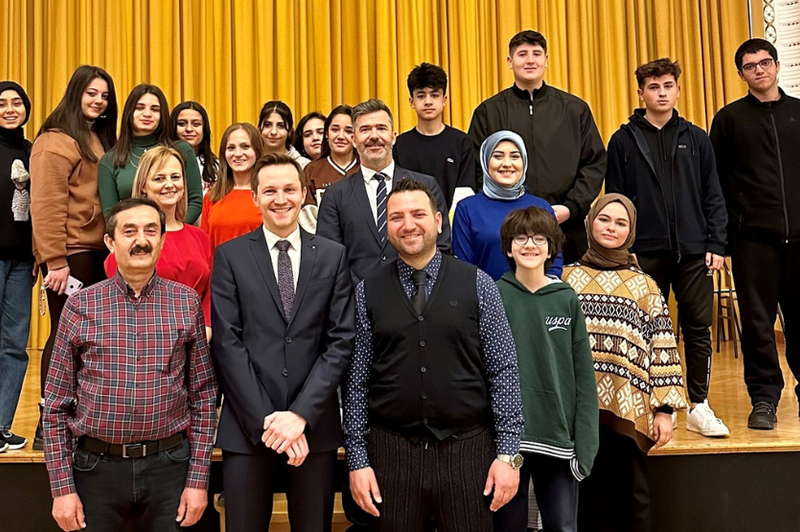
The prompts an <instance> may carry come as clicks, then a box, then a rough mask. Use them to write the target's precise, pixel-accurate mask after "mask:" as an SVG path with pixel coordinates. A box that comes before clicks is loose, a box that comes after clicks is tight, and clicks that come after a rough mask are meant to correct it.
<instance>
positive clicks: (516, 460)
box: [497, 453, 525, 471]
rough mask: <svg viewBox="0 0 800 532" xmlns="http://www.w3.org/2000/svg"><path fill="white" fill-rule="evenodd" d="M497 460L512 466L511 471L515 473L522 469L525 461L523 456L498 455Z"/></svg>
mask: <svg viewBox="0 0 800 532" xmlns="http://www.w3.org/2000/svg"><path fill="white" fill-rule="evenodd" d="M497 459H498V460H500V461H501V462H505V463H506V464H508V465H510V466H511V469H513V470H514V471H518V470H519V468H520V467H522V463H523V462H524V461H525V459H524V458H523V457H522V455H521V454H519V453H517V454H498V455H497Z"/></svg>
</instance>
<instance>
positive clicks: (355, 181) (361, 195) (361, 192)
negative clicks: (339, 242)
mask: <svg viewBox="0 0 800 532" xmlns="http://www.w3.org/2000/svg"><path fill="white" fill-rule="evenodd" d="M351 184H352V186H353V196H354V197H355V198H356V202H357V203H358V206H359V207H361V214H363V215H364V219H365V221H366V226H367V227H369V229H370V232H372V237H373V238H374V239H375V242H377V244H378V245H379V246H380V245H381V238H380V237H379V236H378V226H377V225H375V216H374V215H373V214H372V205H370V203H369V197H368V196H367V188H366V187H367V185H366V184H365V183H364V174H362V173H361V171H360V170H359V171H358V172H356V173H355V174H353V177H352V181H351Z"/></svg>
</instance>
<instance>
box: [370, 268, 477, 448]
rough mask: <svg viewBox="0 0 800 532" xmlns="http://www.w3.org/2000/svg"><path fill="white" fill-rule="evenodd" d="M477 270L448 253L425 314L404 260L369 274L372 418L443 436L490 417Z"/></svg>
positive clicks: (407, 431)
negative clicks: (409, 287) (415, 301)
mask: <svg viewBox="0 0 800 532" xmlns="http://www.w3.org/2000/svg"><path fill="white" fill-rule="evenodd" d="M477 271H478V270H477V268H476V267H475V266H472V265H470V264H467V263H465V262H462V261H460V260H458V259H455V258H453V257H449V256H447V255H443V256H442V264H441V267H440V269H439V275H438V277H437V279H436V283H435V285H434V287H433V291H432V292H431V295H430V297H429V298H428V301H427V303H426V304H425V308H424V309H423V311H422V314H421V315H418V314H417V313H416V312H415V311H414V308H413V307H412V305H411V300H410V299H409V298H408V297H407V296H406V293H405V291H404V290H403V287H402V285H401V284H400V277H399V272H398V268H397V262H394V263H393V264H392V265H391V267H389V268H382V269H381V270H380V271H377V272H375V273H374V274H373V275H371V276H369V277H368V278H367V279H366V280H365V281H364V283H365V284H364V292H365V296H366V306H367V316H368V318H369V321H370V324H371V325H372V349H373V359H372V373H371V377H370V381H369V421H370V424H371V425H376V426H379V427H382V428H385V429H388V430H391V431H394V432H397V433H400V434H402V435H404V436H408V437H412V438H413V437H419V436H425V435H430V433H432V434H433V435H434V436H435V437H436V438H438V439H440V440H442V439H445V438H447V437H448V436H451V435H453V434H455V433H458V432H461V431H464V430H467V429H470V428H473V427H476V426H478V425H481V424H488V422H489V420H490V419H491V409H490V407H489V400H488V394H487V389H488V385H487V382H486V377H485V376H486V369H485V366H484V357H483V348H482V347H481V340H480V328H479V325H480V323H479V310H478V296H477V288H476V283H477ZM428 431H430V432H428Z"/></svg>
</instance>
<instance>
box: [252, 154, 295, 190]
mask: <svg viewBox="0 0 800 532" xmlns="http://www.w3.org/2000/svg"><path fill="white" fill-rule="evenodd" d="M283 165H287V166H293V167H294V169H295V170H297V179H299V180H300V185H301V186H302V187H303V188H307V187H308V185H307V184H306V174H305V172H303V167H302V166H300V163H298V162H297V161H295V160H294V159H292V157H291V156H290V155H287V154H285V153H268V154H266V155H264V156H263V157H261V158H260V159H259V160H257V161H256V164H255V166H253V175H252V176H251V177H250V190H252V191H253V192H254V193H256V194H258V172H260V171H261V170H262V169H263V168H266V167H268V166H283Z"/></svg>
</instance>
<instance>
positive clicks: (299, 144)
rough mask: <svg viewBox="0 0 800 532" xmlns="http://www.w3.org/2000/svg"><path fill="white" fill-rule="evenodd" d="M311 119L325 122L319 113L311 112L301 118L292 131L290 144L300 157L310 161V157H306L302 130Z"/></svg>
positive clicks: (322, 115) (323, 116)
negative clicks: (292, 135)
mask: <svg viewBox="0 0 800 532" xmlns="http://www.w3.org/2000/svg"><path fill="white" fill-rule="evenodd" d="M312 118H317V119H319V120H322V121H323V122H325V115H324V114H322V113H320V112H319V111H311V112H310V113H308V114H307V115H305V116H304V117H303V118H301V119H300V121H299V122H298V123H297V129H295V130H294V142H293V143H292V145H293V146H294V149H296V150H297V151H298V152H299V153H300V155H302V156H303V157H306V158H307V159H311V156H310V155H308V153H306V147H305V144H303V129H305V127H306V124H307V123H308V121H309V120H311V119H312Z"/></svg>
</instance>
